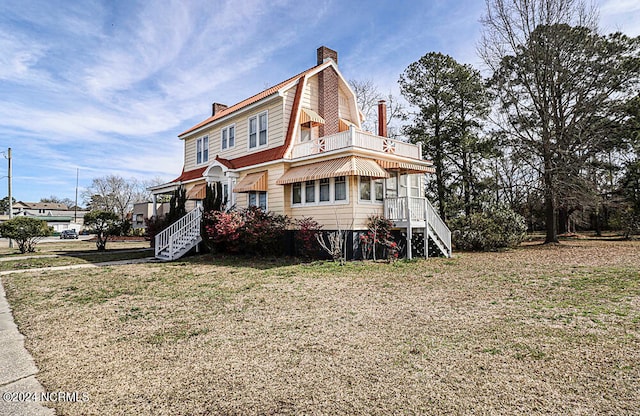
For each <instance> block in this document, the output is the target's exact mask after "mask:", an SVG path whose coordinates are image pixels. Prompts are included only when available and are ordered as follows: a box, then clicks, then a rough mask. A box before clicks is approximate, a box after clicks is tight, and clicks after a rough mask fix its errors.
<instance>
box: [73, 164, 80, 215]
mask: <svg viewBox="0 0 640 416" xmlns="http://www.w3.org/2000/svg"><path fill="white" fill-rule="evenodd" d="M79 176H80V168H76V203H75V206H74V207H73V222H75V223H76V224H77V223H78V177H79Z"/></svg>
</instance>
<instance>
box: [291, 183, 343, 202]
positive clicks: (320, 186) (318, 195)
mask: <svg viewBox="0 0 640 416" xmlns="http://www.w3.org/2000/svg"><path fill="white" fill-rule="evenodd" d="M346 201H347V180H346V177H345V176H339V177H337V178H325V179H320V180H315V181H305V182H296V183H293V184H291V204H292V205H318V204H328V203H344V202H346Z"/></svg>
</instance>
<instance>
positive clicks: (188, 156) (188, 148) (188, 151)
mask: <svg viewBox="0 0 640 416" xmlns="http://www.w3.org/2000/svg"><path fill="white" fill-rule="evenodd" d="M198 137H200V136H193V137H192V138H189V139H187V140H185V142H184V170H185V171H189V170H193V169H195V168H196V167H197V166H196V141H197V140H198ZM209 154H211V138H209Z"/></svg>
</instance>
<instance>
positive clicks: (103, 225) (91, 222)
mask: <svg viewBox="0 0 640 416" xmlns="http://www.w3.org/2000/svg"><path fill="white" fill-rule="evenodd" d="M118 220H119V218H118V216H117V215H116V214H114V213H113V212H111V211H100V210H95V211H90V212H88V213H87V214H86V215H85V216H84V225H85V227H88V228H90V229H92V230H93V232H95V233H96V238H97V240H96V247H97V248H98V251H104V250H106V248H107V239H108V238H109V236H110V235H114V234H116V231H117V228H118Z"/></svg>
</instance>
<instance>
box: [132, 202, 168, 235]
mask: <svg viewBox="0 0 640 416" xmlns="http://www.w3.org/2000/svg"><path fill="white" fill-rule="evenodd" d="M154 210H155V214H154ZM168 212H169V203H168V202H164V203H156V204H155V207H154V203H152V202H138V203H136V204H133V212H132V214H131V228H133V229H134V230H139V229H143V230H146V228H147V223H146V220H148V219H149V218H151V217H152V216H153V215H156V216H159V217H161V216H163V215H165V214H167V213H168Z"/></svg>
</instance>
